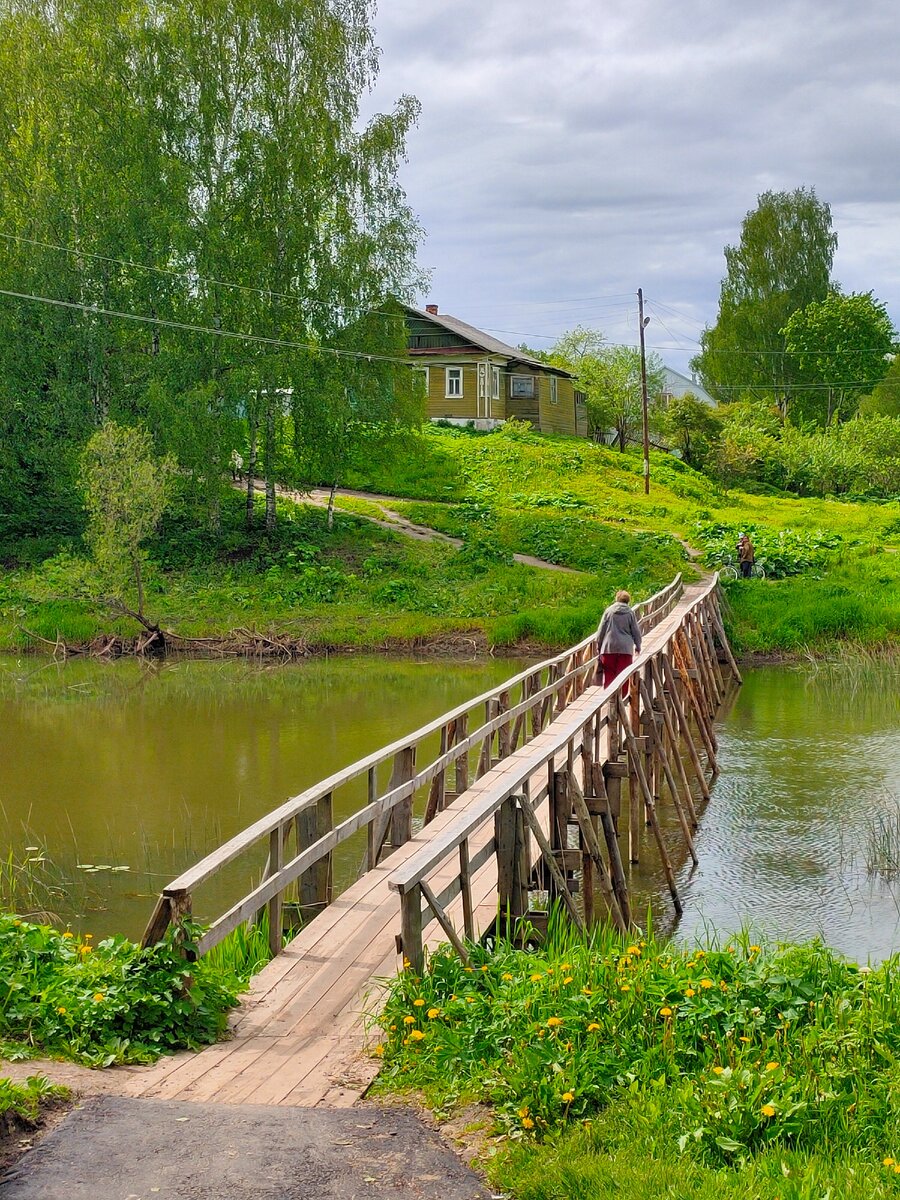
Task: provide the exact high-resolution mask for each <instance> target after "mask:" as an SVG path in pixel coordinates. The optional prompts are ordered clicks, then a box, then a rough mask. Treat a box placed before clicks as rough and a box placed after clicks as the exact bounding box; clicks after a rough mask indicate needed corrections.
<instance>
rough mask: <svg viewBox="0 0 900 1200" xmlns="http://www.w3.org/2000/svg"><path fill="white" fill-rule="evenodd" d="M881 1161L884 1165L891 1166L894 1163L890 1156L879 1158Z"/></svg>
mask: <svg viewBox="0 0 900 1200" xmlns="http://www.w3.org/2000/svg"><path fill="white" fill-rule="evenodd" d="M881 1163H882V1166H885V1167H892V1166H893V1165H894V1160H893V1159H892V1158H890V1157H888V1158H883V1159H882V1160H881Z"/></svg>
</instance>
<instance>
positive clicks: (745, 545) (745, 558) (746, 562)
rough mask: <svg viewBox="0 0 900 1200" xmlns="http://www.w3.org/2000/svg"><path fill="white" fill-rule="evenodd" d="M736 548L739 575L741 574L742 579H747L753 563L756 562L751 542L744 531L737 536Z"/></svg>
mask: <svg viewBox="0 0 900 1200" xmlns="http://www.w3.org/2000/svg"><path fill="white" fill-rule="evenodd" d="M737 550H738V562H739V563H740V564H741V575H743V577H744V579H749V578H750V572H751V570H752V569H753V564H754V562H756V552H755V551H754V549H753V543H752V542H751V541H750V539H749V538H748V537H747V535H746V533H742V534H741V536H740V537H739V538H738V544H737Z"/></svg>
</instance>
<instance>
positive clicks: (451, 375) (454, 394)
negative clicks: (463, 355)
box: [444, 367, 463, 400]
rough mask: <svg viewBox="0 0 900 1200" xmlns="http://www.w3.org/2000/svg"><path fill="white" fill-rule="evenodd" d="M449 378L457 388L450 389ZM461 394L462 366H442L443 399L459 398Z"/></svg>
mask: <svg viewBox="0 0 900 1200" xmlns="http://www.w3.org/2000/svg"><path fill="white" fill-rule="evenodd" d="M451 380H452V381H453V383H454V384H456V385H458V390H452V389H451V387H450V383H451ZM462 395H463V369H462V367H444V399H445V400H461V399H462Z"/></svg>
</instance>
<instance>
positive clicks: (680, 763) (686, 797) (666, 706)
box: [652, 658, 697, 829]
mask: <svg viewBox="0 0 900 1200" xmlns="http://www.w3.org/2000/svg"><path fill="white" fill-rule="evenodd" d="M652 667H653V680H654V683H655V684H656V695H657V698H658V699H657V704H658V706H659V712H660V715H661V717H662V723H663V733H664V735H665V737H666V738H668V741H669V751H670V753H671V757H672V759H673V760H674V762H675V766H676V769H677V771H678V778H679V780H680V782H681V795H682V800H683V802H684V806H685V808H686V810H687V813H688V816H689V818H690V822H691V829H696V828H697V810H696V809H695V808H694V797H693V795H692V794H691V784H690V781H689V779H688V777H687V771H686V770H685V766H684V757H683V755H682V753H681V746H680V745H679V742H678V735H677V733H676V730H675V722H674V721H673V720H672V711H671V705H672V697H671V696H670V695H669V694H668V692H667V691H666V687H665V684H664V682H663V673H662V671H661V670H660V666H659V662H658V661H657V660H656V659H655V658H654V659H653V662H652Z"/></svg>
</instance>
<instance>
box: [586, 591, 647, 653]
mask: <svg viewBox="0 0 900 1200" xmlns="http://www.w3.org/2000/svg"><path fill="white" fill-rule="evenodd" d="M640 649H641V627H640V625H639V624H638V619H637V617H636V616H635V615H634V610H633V609H631V608H629V607H628V605H627V604H621V603H620V602H619V601H616V603H615V604H611V605H610V606H609V608H608V609H607V610H606V612H605V613H604V614H603V616H602V617H601V619H600V628H599V629H598V630H597V653H598V654H633V653H635V652H638V653H640Z"/></svg>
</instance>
